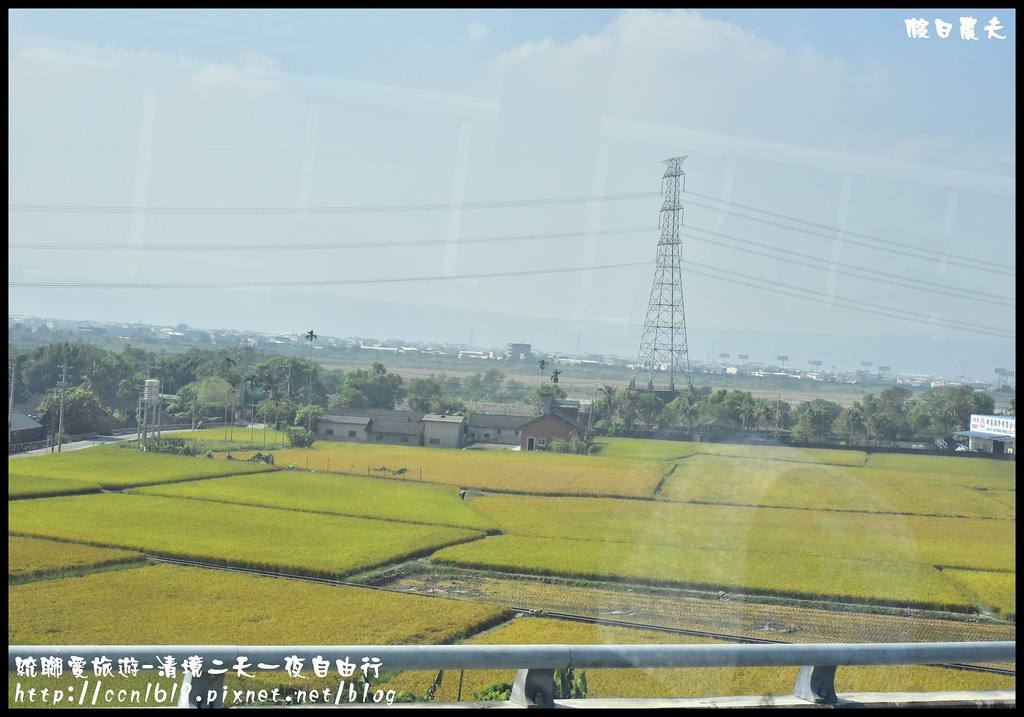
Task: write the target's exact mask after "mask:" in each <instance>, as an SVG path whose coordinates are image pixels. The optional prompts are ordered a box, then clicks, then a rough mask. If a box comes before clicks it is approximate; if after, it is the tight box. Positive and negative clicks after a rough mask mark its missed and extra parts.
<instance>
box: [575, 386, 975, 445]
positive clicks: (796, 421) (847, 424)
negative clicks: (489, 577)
mask: <svg viewBox="0 0 1024 717" xmlns="http://www.w3.org/2000/svg"><path fill="white" fill-rule="evenodd" d="M600 390H601V393H602V394H603V395H602V396H600V397H599V398H597V400H596V401H595V402H594V405H593V408H592V410H591V412H589V413H586V412H584V415H583V416H581V418H583V419H585V420H587V421H590V422H592V424H593V425H594V426H595V427H596V428H599V429H603V430H606V431H608V432H610V433H612V434H615V433H620V432H623V431H638V430H640V431H659V430H672V429H677V430H686V431H700V430H705V431H715V432H719V433H724V434H730V433H731V434H749V433H759V434H767V435H770V434H772V433H775V434H781V433H782V432H786V433H787V434H790V435H792V439H793V440H794V441H796V442H799V443H825V442H828V441H831V440H841V441H843V442H847V443H851V444H859V443H865V442H868V441H928V442H931V441H934V440H936V439H939V438H942V439H947V438H949V437H950V436H951V435H952V434H953V433H955V432H956V431H963V430H966V429H967V428H968V427H969V426H970V421H971V414H975V413H976V414H992V413H993V412H994V411H995V399H993V397H992V396H990V395H989V394H988V393H985V392H984V391H976V390H975V389H974V388H973V387H971V386H956V387H941V388H930V389H928V390H926V391H924V392H923V393H921V394H920V395H918V396H917V397H914V394H913V392H912V391H911V390H910V389H907V388H904V387H902V386H894V387H892V388H888V389H885V390H883V391H881V392H880V393H878V394H877V395H875V394H872V393H869V394H866V395H865V396H864V397H863V398H862V399H861V400H859V401H855V402H854V403H853V404H852V405H850V406H847V407H843V406H842V405H841V404H838V403H835V402H833V401H827V400H825V399H821V398H816V399H813V400H811V401H806V402H803V403H799V404H797V405H796V406H791V405H790V404H789V403H788V402H786V401H782V400H781V398H776V399H764V398H756V397H754V396H753V395H752V394H751V393H749V392H747V391H726V390H725V389H720V390H718V391H714V390H713V389H712V388H711V387H702V388H696V389H694V391H693V392H691V393H688V394H683V395H681V396H679V397H677V398H675V399H673V400H672V401H670V402H669V403H667V404H666V403H665V402H664V401H663V400H662V399H661V398H659V397H658V396H657V395H656V394H654V393H649V392H644V391H630V390H621V389H619V388H618V387H616V386H611V385H605V386H603V387H601V389H600Z"/></svg>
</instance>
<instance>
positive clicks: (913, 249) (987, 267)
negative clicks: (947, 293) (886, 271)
mask: <svg viewBox="0 0 1024 717" xmlns="http://www.w3.org/2000/svg"><path fill="white" fill-rule="evenodd" d="M687 194H693V192H687ZM696 196H700V197H706V198H707V199H710V200H712V201H716V202H721V203H723V204H733V203H732V202H727V201H725V200H723V199H716V198H714V197H708V196H707V195H704V194H699V195H696ZM685 203H686V204H687V205H688V206H694V207H700V208H701V209H708V210H710V211H713V212H722V213H724V214H729V215H730V216H734V217H738V218H740V219H747V220H749V221H752V222H759V223H761V224H767V225H769V226H773V227H779V228H781V229H785V230H787V231H793V232H800V233H801V234H809V235H811V236H818V237H823V238H825V239H829V240H831V241H838V242H841V243H844V244H852V245H854V246H861V247H866V248H868V249H874V250H876V251H884V252H888V253H890V254H899V255H901V256H909V257H912V258H915V259H921V260H924V261H934V262H944V263H953V264H961V265H962V264H974V265H976V266H972V267H968V268H975V269H979V270H982V271H989V272H992V273H995V274H1005V275H1007V276H1015V275H1016V273H1017V272H1016V269H1015V268H1014V267H1009V268H1008V267H1007V266H1006V264H1005V263H1000V262H995V261H983V260H981V259H972V258H971V257H967V256H959V255H953V254H948V253H942V254H936V253H935V251H934V250H932V249H928V248H925V247H919V246H914V245H912V244H902V243H900V242H896V241H892V240H889V239H880V238H878V237H874V236H871V235H870V234H859V233H857V232H848V231H846V230H844V229H839V228H838V227H830V226H826V225H824V224H817V223H815V222H809V221H806V220H803V219H797V218H794V217H787V216H785V215H782V214H776V213H774V212H768V211H765V210H763V209H755V208H753V207H746V206H744V205H742V204H737V205H735V206H740V207H743V208H745V209H748V210H749V211H755V212H761V213H764V214H768V215H770V216H773V217H779V218H782V219H785V220H786V221H789V222H796V223H798V224H806V225H808V226H811V227H816V228H819V229H823V230H825V231H828V232H832V233H833V234H838V235H839V236H831V235H830V234H823V233H822V232H820V231H813V230H811V229H801V228H799V227H791V226H787V225H785V224H781V223H779V222H774V221H768V220H766V219H758V218H756V217H748V216H746V215H743V214H739V213H738V212H731V211H728V210H726V209H720V208H718V207H710V206H708V205H706V204H699V203H697V202H690V201H687V202H685ZM848 237H857V238H863V239H868V240H870V241H872V242H876V243H877V244H882V245H883V246H875V245H873V244H865V243H864V242H859V241H853V240H852V239H849V238H848ZM892 247H902V248H904V249H906V250H907V251H900V250H899V249H894V248H892Z"/></svg>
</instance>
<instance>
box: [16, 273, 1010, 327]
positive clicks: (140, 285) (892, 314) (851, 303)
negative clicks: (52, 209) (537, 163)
mask: <svg viewBox="0 0 1024 717" xmlns="http://www.w3.org/2000/svg"><path fill="white" fill-rule="evenodd" d="M653 263H654V262H635V263H630V264H606V265H603V266H584V267H569V268H561V269H532V270H524V271H508V272H493V273H480V274H460V275H452V276H443V275H441V276H415V277H386V278H375V279H325V280H319V281H317V280H308V281H242V282H165V283H154V282H25V281H13V282H8V286H9V287H17V288H26V289H192V290H196V289H244V288H253V289H258V288H287V287H314V286H352V285H359V284H395V283H416V282H431V281H458V280H464V279H498V278H507V277H516V276H537V275H540V274H565V273H575V272H581V271H603V270H609V269H628V268H635V267H641V266H651V265H652V264H653ZM694 267H700V268H703V269H708V270H710V271H712V272H718V273H706V272H702V271H700V270H699V269H695V268H694ZM682 269H683V270H684V271H686V272H688V273H692V274H697V275H699V276H706V277H708V278H712V279H715V280H719V281H728V282H730V283H734V284H740V285H742V286H746V287H748V288H753V289H757V290H760V291H768V292H771V293H775V294H781V295H784V296H791V297H794V298H799V299H805V300H811V301H814V302H816V303H819V304H820V303H821V301H822V299H825V300H827V301H828V302H830V303H832V304H835V305H837V306H839V307H840V308H846V309H851V310H854V311H861V312H864V313H869V314H876V315H879V316H886V317H889V318H893V319H899V320H903V321H914V322H916V323H922V321H924V322H927V323H933V324H938V325H942V326H946V327H947V328H951V329H957V330H961V331H969V332H972V333H980V334H986V335H990V336H997V337H999V338H1009V339H1013V338H1014V337H1015V335H1016V334H1015V332H1013V331H1008V330H1006V329H1000V328H998V327H992V326H983V325H980V324H977V323H975V322H968V321H959V320H956V319H948V318H939V317H936V316H934V315H929V314H923V313H919V312H913V311H907V310H903V311H897V310H895V309H893V308H892V307H890V306H885V305H882V304H871V303H867V302H863V301H859V300H856V299H850V298H846V297H841V296H836V295H833V294H828V293H824V292H818V291H813V290H811V289H805V288H803V287H798V286H791V285H789V284H783V283H781V282H775V281H769V280H766V279H760V278H757V277H752V276H748V275H746V274H740V273H738V272H733V271H728V270H725V269H720V268H718V267H713V266H708V265H706V264H699V263H696V262H690V261H686V262H683V264H682ZM722 274H725V275H731V276H733V277H739V278H730V276H722ZM752 282H754V283H752Z"/></svg>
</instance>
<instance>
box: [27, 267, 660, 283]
mask: <svg viewBox="0 0 1024 717" xmlns="http://www.w3.org/2000/svg"><path fill="white" fill-rule="evenodd" d="M650 264H651V262H649V261H641V262H635V263H632V264H606V265H604V266H577V267H569V268H564V269H530V270H524V271H501V272H494V273H482V274H459V275H451V276H445V275H439V276H408V277H381V278H376V279H322V280H297V281H225V282H184V281H182V282H162V283H156V282H142V281H140V282H105V281H98V282H89V281H66V282H35V281H10V282H8V283H7V285H8V286H13V287H18V288H25V289H246V288H253V289H261V288H284V287H295V286H303V287H305V286H349V285H356V284H401V283H413V282H421V281H453V280H460V279H497V278H503V277H509V276H535V275H538V274H565V273H573V272H580V271H602V270H605V269H628V268H632V267H637V266H649V265H650Z"/></svg>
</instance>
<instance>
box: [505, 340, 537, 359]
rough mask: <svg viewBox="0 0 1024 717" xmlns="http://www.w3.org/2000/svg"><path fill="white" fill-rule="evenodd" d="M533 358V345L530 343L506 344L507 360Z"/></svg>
mask: <svg viewBox="0 0 1024 717" xmlns="http://www.w3.org/2000/svg"><path fill="white" fill-rule="evenodd" d="M532 358H533V346H531V345H530V344H515V343H509V344H505V360H507V361H529V360H530V359H532Z"/></svg>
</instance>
